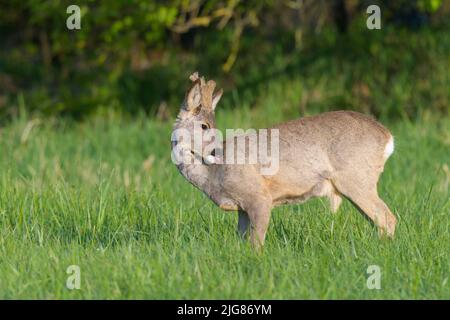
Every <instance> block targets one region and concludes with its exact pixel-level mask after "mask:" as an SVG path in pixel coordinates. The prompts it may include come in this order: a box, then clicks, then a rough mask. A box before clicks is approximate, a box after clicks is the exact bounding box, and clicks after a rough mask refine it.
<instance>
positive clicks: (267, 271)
mask: <svg viewBox="0 0 450 320" xmlns="http://www.w3.org/2000/svg"><path fill="white" fill-rule="evenodd" d="M219 109H220V105H219ZM310 113H314V112H310ZM294 116H299V114H288V115H287V114H286V113H284V111H283V109H282V108H278V107H277V105H276V103H275V102H274V101H266V102H265V104H264V106H262V107H261V108H259V109H251V108H248V107H245V106H244V107H242V108H236V109H235V110H228V109H220V110H218V112H217V118H218V126H219V128H221V129H224V128H237V127H240V128H250V127H264V126H269V125H271V124H275V123H276V122H278V121H281V120H284V119H286V118H292V117H294ZM382 121H383V123H384V124H385V125H386V126H387V127H388V128H390V129H391V130H392V132H393V134H394V136H395V142H396V149H395V152H394V154H393V156H392V157H391V158H390V159H389V161H388V162H387V165H386V167H385V172H384V173H383V175H382V178H381V181H380V184H379V192H380V195H381V197H382V198H383V199H384V200H385V201H386V203H387V204H388V205H389V206H390V207H391V209H392V211H393V212H394V214H395V215H396V216H397V217H398V220H399V224H398V229H397V233H396V237H395V239H393V240H386V239H380V238H379V237H378V235H377V231H376V229H375V227H374V226H373V225H371V224H370V223H369V222H368V221H367V220H366V219H365V218H364V217H363V216H362V215H361V214H360V213H359V212H358V211H357V210H356V209H355V208H354V207H353V206H352V205H351V204H350V203H349V202H348V201H344V203H343V206H342V207H341V208H340V210H339V211H338V213H336V214H332V213H331V211H330V209H329V207H328V203H327V201H326V200H325V199H314V200H311V201H309V202H307V203H305V204H302V205H295V206H284V207H279V208H277V209H275V210H274V213H273V216H272V221H271V225H270V227H269V231H268V238H267V242H266V246H265V248H264V250H263V251H262V252H261V253H257V252H255V251H254V250H252V248H251V247H250V245H248V244H247V243H245V242H243V241H241V240H240V238H239V237H238V236H237V234H236V232H235V226H236V223H237V214H236V213H227V212H223V211H221V210H220V209H219V208H217V207H216V206H215V205H213V204H212V203H211V202H210V201H209V200H208V199H207V198H206V197H205V196H204V195H203V194H201V193H200V192H199V191H198V190H196V189H194V187H192V186H191V185H190V184H188V183H187V182H186V181H185V180H184V178H183V177H182V176H181V175H180V174H179V173H178V172H177V170H176V168H175V166H174V165H173V164H172V162H171V160H170V132H171V127H172V123H171V122H170V121H168V122H161V121H156V120H154V119H151V118H148V117H146V116H140V117H132V118H131V117H126V116H119V115H117V114H115V113H105V114H103V115H101V116H95V117H91V118H89V119H88V120H86V121H83V122H76V121H73V120H70V119H64V118H62V119H61V118H60V119H56V118H55V119H54V118H39V117H36V116H31V115H27V114H26V113H25V112H23V113H21V114H20V115H19V116H17V117H16V118H15V119H13V120H12V121H11V122H9V123H8V124H6V125H4V126H3V127H1V128H0V150H1V152H0V168H1V169H0V170H1V173H0V298H3V299H5V298H6V299H11V298H16V299H17V298H18V299H35V298H39V299H82V298H83V299H84V298H87V299H120V298H125V299H169V298H171V299H185V298H186V299H346V298H349V299H384V298H387V299H449V298H450V284H449V274H450V250H449V249H450V200H449V198H450V197H449V183H450V169H449V166H450V162H449V159H450V119H449V118H446V117H438V116H436V115H433V114H432V113H427V112H425V113H423V114H422V115H421V116H420V117H417V119H415V120H406V119H403V120H401V121H391V120H383V119H382ZM70 265H78V266H79V267H80V270H81V283H80V289H79V290H69V289H68V288H67V287H66V280H67V277H68V276H69V275H68V274H67V273H66V270H67V268H68V267H69V266H70ZM371 265H376V266H379V268H380V271H381V289H379V290H376V289H375V290H370V289H368V288H367V286H366V281H367V278H368V276H369V274H368V273H367V269H368V267H369V266H371Z"/></svg>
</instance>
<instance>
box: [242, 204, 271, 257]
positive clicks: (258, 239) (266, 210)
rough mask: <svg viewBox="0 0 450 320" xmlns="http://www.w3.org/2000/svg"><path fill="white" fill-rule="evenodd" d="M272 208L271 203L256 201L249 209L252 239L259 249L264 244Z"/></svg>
mask: <svg viewBox="0 0 450 320" xmlns="http://www.w3.org/2000/svg"><path fill="white" fill-rule="evenodd" d="M271 209H272V208H271V205H269V204H266V203H255V204H253V205H252V206H250V207H249V209H247V215H248V219H249V220H250V241H251V243H252V245H253V246H254V247H255V248H257V249H260V248H261V247H262V246H263V245H264V240H265V238H266V232H267V228H268V227H269V221H270V213H271Z"/></svg>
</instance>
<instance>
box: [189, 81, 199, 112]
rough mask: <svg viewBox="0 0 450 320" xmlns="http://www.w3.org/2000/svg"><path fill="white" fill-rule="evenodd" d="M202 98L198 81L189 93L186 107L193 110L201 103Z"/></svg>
mask: <svg viewBox="0 0 450 320" xmlns="http://www.w3.org/2000/svg"><path fill="white" fill-rule="evenodd" d="M201 98H202V95H201V92H200V84H198V83H196V84H194V86H193V87H192V88H191V90H189V92H188V94H187V97H186V109H187V110H188V111H192V110H194V109H195V108H197V107H198V106H199V105H200V101H201Z"/></svg>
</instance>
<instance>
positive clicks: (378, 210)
mask: <svg viewBox="0 0 450 320" xmlns="http://www.w3.org/2000/svg"><path fill="white" fill-rule="evenodd" d="M377 181H378V176H376V177H374V179H370V176H369V175H367V176H366V177H365V179H364V178H363V179H356V177H355V176H352V175H347V176H345V177H340V178H337V179H336V181H335V185H336V188H337V189H338V190H339V192H341V193H342V194H344V195H345V196H346V197H347V198H349V199H350V200H351V201H352V202H353V203H354V204H355V205H356V206H358V208H359V209H360V210H361V211H363V213H365V214H366V216H367V217H369V218H370V220H372V221H373V223H374V224H375V225H376V226H377V227H378V228H379V232H380V235H387V236H389V237H393V236H394V233H395V226H396V224H397V218H396V217H395V216H394V215H393V214H392V212H391V210H389V208H388V206H387V205H386V204H385V203H384V201H383V200H381V199H380V197H379V196H378V193H377V188H376V183H377Z"/></svg>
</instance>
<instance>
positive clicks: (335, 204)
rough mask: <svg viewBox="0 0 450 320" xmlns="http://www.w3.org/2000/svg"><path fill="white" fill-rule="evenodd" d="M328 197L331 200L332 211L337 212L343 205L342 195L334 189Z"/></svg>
mask: <svg viewBox="0 0 450 320" xmlns="http://www.w3.org/2000/svg"><path fill="white" fill-rule="evenodd" d="M328 199H329V200H330V207H331V211H332V212H333V213H336V212H337V211H338V210H339V207H340V206H341V203H342V197H341V196H340V195H339V193H338V192H337V191H336V190H332V191H331V192H330V193H329V195H328Z"/></svg>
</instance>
